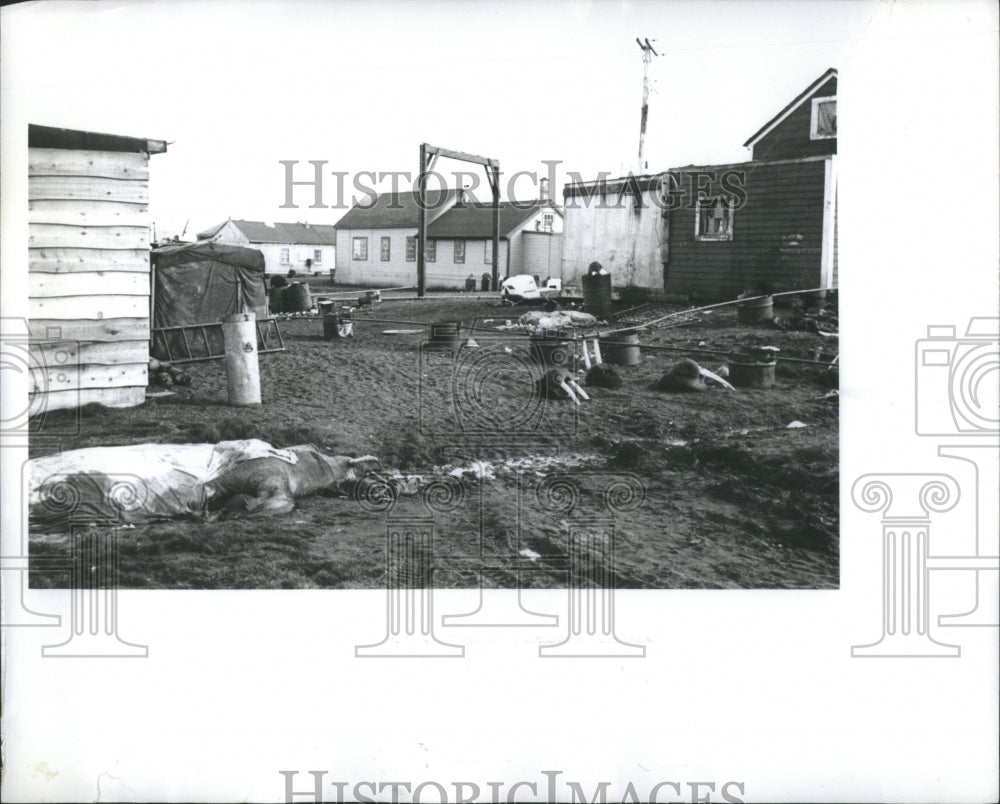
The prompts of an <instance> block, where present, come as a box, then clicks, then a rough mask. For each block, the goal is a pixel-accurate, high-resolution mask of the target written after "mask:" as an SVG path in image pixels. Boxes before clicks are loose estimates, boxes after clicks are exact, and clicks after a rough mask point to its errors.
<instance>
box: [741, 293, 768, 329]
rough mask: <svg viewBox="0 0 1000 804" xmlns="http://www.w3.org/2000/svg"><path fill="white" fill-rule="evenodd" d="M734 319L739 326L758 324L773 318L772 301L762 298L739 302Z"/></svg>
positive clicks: (766, 297)
mask: <svg viewBox="0 0 1000 804" xmlns="http://www.w3.org/2000/svg"><path fill="white" fill-rule="evenodd" d="M736 318H737V319H738V320H739V322H740V323H741V324H759V323H762V322H764V321H770V320H772V319H773V318H774V299H773V298H772V297H770V296H764V297H762V298H759V299H749V300H747V301H741V302H740V303H739V304H737V305H736Z"/></svg>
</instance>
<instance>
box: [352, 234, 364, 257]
mask: <svg viewBox="0 0 1000 804" xmlns="http://www.w3.org/2000/svg"><path fill="white" fill-rule="evenodd" d="M353 245H354V248H353V250H352V251H351V259H352V260H367V259H368V238H367V237H355V238H354V244H353Z"/></svg>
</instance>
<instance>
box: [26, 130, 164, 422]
mask: <svg viewBox="0 0 1000 804" xmlns="http://www.w3.org/2000/svg"><path fill="white" fill-rule="evenodd" d="M148 163H149V156H148V154H145V153H129V152H117V151H116V152H104V151H80V150H64V149H58V148H31V149H29V157H28V239H29V242H28V309H29V324H30V331H31V343H32V356H33V358H34V359H35V361H36V365H37V366H38V367H39V368H38V369H37V370H36V371H35V372H34V373H33V377H32V385H31V389H30V391H31V394H32V403H33V405H34V404H38V407H39V408H40V409H43V410H57V409H59V408H66V407H73V406H76V405H80V404H87V403H89V402H100V403H102V404H105V405H108V406H110V407H127V406H131V405H136V404H140V403H141V402H142V401H143V400H144V399H145V389H146V383H147V366H148V361H149V287H150V282H149V223H150V221H149V212H148V207H147V204H148V200H149V164H148ZM39 394H44V395H45V397H46V398H45V403H44V405H42V404H40V403H37V402H36V399H37V396H38V395H39Z"/></svg>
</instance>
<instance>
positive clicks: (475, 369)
mask: <svg viewBox="0 0 1000 804" xmlns="http://www.w3.org/2000/svg"><path fill="white" fill-rule="evenodd" d="M671 309H680V308H670V307H666V306H665V307H663V308H662V309H660V310H659V312H660V313H661V314H662V313H666V312H669V311H670V310H671ZM521 312H524V310H523V309H519V308H496V307H494V306H492V305H491V304H490V303H489V302H488V300H487V299H485V298H482V299H480V298H478V297H477V296H472V295H470V296H469V297H468V298H461V299H456V298H434V297H433V296H432V297H429V298H428V299H424V300H387V301H385V302H383V304H382V305H381V307H380V308H378V309H377V310H375V311H374V312H370V313H362V314H360V315H359V319H361V320H359V322H358V323H357V324H356V325H355V336H354V337H353V338H350V339H346V340H333V341H328V340H325V339H324V338H323V334H322V322H321V320H320V319H318V318H299V319H291V320H287V321H285V322H282V323H281V331H282V333H283V335H284V340H285V344H286V346H287V351H286V352H284V353H279V354H272V355H263V356H261V360H260V372H261V385H262V394H263V402H264V404H263V405H262V406H261V407H259V408H252V409H249V408H248V409H240V408H233V407H230V406H228V405H227V404H226V400H227V394H226V379H225V369H224V365H223V363H222V362H221V361H213V362H207V363H195V364H189V365H187V366H185V367H184V368H185V370H186V371H187V372H188V373H189V374H190V375H191V377H192V380H193V382H192V385H191V387H190V388H174V389H172V390H174V391H175V392H176V393H175V395H173V396H169V397H164V398H160V399H150V400H148V401H147V402H146V404H144V405H142V406H140V407H137V408H131V409H124V410H111V409H105V408H100V407H96V406H92V407H88V408H86V409H85V410H84V411H82V414H81V416H80V432H79V434H78V435H76V436H73V437H69V438H65V439H62V440H61V446H62V448H63V449H73V448H77V447H83V446H96V445H112V444H130V443H145V442H160V443H179V442H214V441H218V440H222V439H231V438H246V437H258V438H262V439H265V440H267V441H270V442H271V443H273V444H275V445H278V446H288V445H292V444H299V443H315V444H316V445H317V446H319V447H321V448H322V449H324V450H326V451H329V452H330V453H336V454H350V455H362V454H374V455H377V456H378V457H379V458H380V459H381V460H382V462H383V464H384V465H386V466H392V467H395V468H398V469H399V470H401V471H402V472H405V473H414V474H422V475H425V476H429V477H431V476H433V477H448V478H451V479H450V480H448V481H447V482H446V483H441V484H438V488H437V492H438V496H437V498H436V499H435V500H433V501H432V502H433V503H434V505H435V506H436V507H435V509H434V511H433V515H434V528H435V531H434V534H435V535H434V538H435V542H434V562H433V566H434V576H433V582H434V585H435V586H439V587H467V586H474V585H476V584H478V583H480V570H481V569H482V568H483V567H484V566H485V567H487V569H486V571H485V572H484V573H483V576H482V583H483V584H484V585H485V586H486V587H511V586H517V585H519V584H520V585H524V586H556V587H557V586H565V585H566V583H567V578H568V577H569V576H568V575H567V560H566V557H567V551H568V549H569V544H570V534H571V533H572V532H574V531H579V529H580V528H586V527H587V526H588V524H587V523H588V522H590V523H591V524H592V523H593V521H594V520H595V518H596V519H597V520H600V521H601V522H604V523H605V524H606V523H607V522H608V521H609V520H610V521H612V522H613V525H614V532H615V542H616V543H615V556H614V563H613V569H612V572H613V581H614V582H615V583H616V584H617V586H618V587H620V588H653V589H670V588H712V589H716V588H808V589H815V588H835V587H837V586H838V579H839V542H838V527H839V512H838V494H839V490H838V436H839V429H838V402H837V399H836V396H835V395H834V396H829V395H828V394H829V392H830V390H831V389H830V384H829V374H827V375H826V376H823V375H824V372H823V370H822V368H821V367H820V366H817V365H812V364H809V363H779V365H778V368H777V382H776V384H775V386H774V387H772V388H768V389H739V390H737V391H736V392H728V391H725V390H722V389H720V388H718V387H716V388H709V389H708V390H705V391H703V392H700V393H687V394H685V393H665V392H660V391H655V390H651V388H650V385H651V384H652V383H653V382H655V381H656V380H657V379H658V378H659V377H660V376H661V374H663V372H664V371H665V370H666V368H667V367H668V366H669V365H670V364H671V363H672V362H675V361H676V360H678V359H680V358H681V357H684V356H685V355H684V354H683V353H682V352H678V351H667V350H653V349H651V348H647V349H644V350H643V352H642V361H641V364H640V365H638V366H632V367H622V368H620V369H619V371H620V373H621V375H622V378H623V380H624V385H623V387H622V388H621V389H618V390H609V389H602V388H591V389H588V392H589V394H590V397H591V399H590V401H589V402H584V403H583V404H582V405H581V406H580V407H576V406H574V405H573V404H572V403H571V402H568V401H541V400H539V399H538V398H537V397H536V396H535V395H534V386H533V381H534V379H535V378H536V377H537V376H538V374H539V371H538V369H537V367H535V365H534V364H533V363H532V361H531V357H530V351H529V348H528V347H527V345H526V338H525V337H524V336H523V335H520V334H517V333H513V332H508V333H506V334H498V333H497V331H496V330H495V329H494V327H496V326H497V325H503V324H504V323H505V322H506V320H507V319H511V320H516V319H517V317H518V315H519V314H520V313H521ZM376 319H378V320H376ZM489 319H492V321H489ZM379 320H382V321H388V320H392V321H394V322H397V321H398V322H434V321H443V320H461V321H463V322H464V323H465V325H466V328H467V329H468V327H469V325H471V324H472V323H473V322H478V324H477V332H474V333H473V337H476V338H478V339H479V341H481V345H480V347H479V348H478V349H474V348H466V349H463V350H461V351H459V352H458V353H457V354H452V353H449V352H429V353H428V352H424V351H422V350H421V349H420V348H419V344H420V342H421V340H422V339H423V338H424V337H425V336H424V335H422V334H419V333H399V332H396V333H391V334H387V333H386V332H385V331H386V330H406V329H416V328H418V327H419V323H417V324H409V323H380V322H379ZM642 343H643V345H644V346H650V347H651V346H670V347H674V348H676V349H692V350H695V349H702V350H708V349H718V350H721V351H722V352H726V351H728V350H731V349H734V348H735V347H738V346H745V345H747V344H753V343H756V344H768V345H774V346H777V347H779V348H781V349H782V352H781V355H782V356H784V357H797V358H803V359H812V358H815V357H817V355H818V356H819V357H820V359H821V360H827V361H828V360H829V359H830V358H831V356H832V355H835V354H836V339H835V338H822V337H821V336H819V335H817V334H815V333H810V332H783V331H779V330H778V329H776V328H774V327H772V326H769V325H743V324H739V323H738V322H737V318H736V313H735V309H734V308H732V307H729V308H722V309H720V310H717V311H714V312H713V313H712V314H710V315H705V316H702V317H701V319H700V320H697V321H691V322H688V323H686V324H682V325H680V326H671V327H669V328H662V329H657V330H654V331H653V332H652V333H651V334H646V335H644V336H643V338H642ZM831 344H832V345H831ZM689 356H691V357H694V358H695V359H696V360H698V361H699V362H700V363H702V364H703V365H704V366H705V367H707V368H710V369H713V370H714V369H717V368H718V367H719V366H721V365H724V364H725V362H726V356H725V355H724V354H720V355H707V354H698V353H693V352H692V353H691V354H690V355H689ZM50 415H55V414H50ZM63 415H65V414H63ZM792 422H801V423H802V424H804V425H806V426H804V427H796V428H788V425H789V424H790V423H792ZM43 452H44V450H43V449H42V448H41V447H40V446H34V447H33V449H32V454H33V455H39V454H43ZM567 484H568V485H567ZM567 495H568V496H567ZM609 495H610V496H609ZM616 495H617V496H616ZM622 495H624V496H622ZM630 495H631V496H630ZM422 500H423V498H404V499H402V500H400V502H399V503H398V504H397V505H396V507H395V508H394V509H392V510H391V511H389V512H386V511H385V510H381V509H378V508H377V507H376V506H373V505H371V504H370V503H368V502H366V501H364V500H362V501H358V500H352V499H345V498H333V497H324V496H316V497H312V498H308V499H303V500H300V501H299V503H298V505H297V508H296V510H295V511H294V512H292V513H290V514H287V515H285V516H282V517H278V518H274V519H253V518H251V519H242V520H231V521H223V522H217V523H213V524H211V525H207V524H205V523H201V522H187V521H175V522H168V523H158V524H150V525H144V526H137V527H135V528H130V529H125V530H123V531H122V532H121V543H120V579H119V584H120V586H121V587H123V588H138V587H141V588H194V589H204V588H212V589H214V588H345V587H346V588H380V587H384V585H385V581H386V562H385V534H386V527H387V517H389V518H393V517H404V516H411V515H421V516H426V515H427V514H428V511H427V509H426V508H425V507H423V506H424V503H423V501H422ZM570 503H574V504H573V505H570ZM609 504H610V507H609ZM68 550H69V543H68V540H67V539H66V538H65V537H59V536H52V535H46V536H34V537H33V538H32V545H31V555H32V557H33V558H34V557H38V556H44V557H51V556H65V555H66V554H67V552H68ZM484 557H485V558H484ZM31 583H32V585H34V586H49V585H62V582H61V581H60V579H59V577H58V576H57V575H52V574H46V572H45V571H43V570H41V569H39V568H38V567H37V566H36V567H35V568H34V570H33V572H32V575H31Z"/></svg>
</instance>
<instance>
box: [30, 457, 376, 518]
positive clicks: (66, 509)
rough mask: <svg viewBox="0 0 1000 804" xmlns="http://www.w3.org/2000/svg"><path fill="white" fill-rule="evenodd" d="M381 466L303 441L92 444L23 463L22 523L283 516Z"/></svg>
mask: <svg viewBox="0 0 1000 804" xmlns="http://www.w3.org/2000/svg"><path fill="white" fill-rule="evenodd" d="M381 468H382V467H381V464H380V463H379V461H378V459H377V458H375V457H374V456H371V455H366V456H363V457H360V458H352V457H349V456H344V455H336V456H329V455H324V454H323V453H322V452H320V451H319V450H318V449H316V447H314V446H312V445H309V444H306V445H301V446H296V447H290V448H288V449H277V448H275V447H272V446H271V445H270V444H268V443H266V442H264V441H259V440H257V439H247V440H242V441H222V442H220V443H218V444H134V445H129V446H120V447H91V448H86V449H78V450H70V451H67V452H62V453H58V454H56V455H49V456H45V457H42V458H35V459H33V460H31V461H29V462H28V475H29V477H28V486H29V491H28V518H29V524H30V525H31V526H32V527H33V528H38V527H60V528H63V527H65V526H67V525H68V524H69V523H70V522H73V521H76V522H82V523H86V522H111V523H121V524H127V523H138V522H149V521H154V520H162V519H172V518H177V517H202V518H209V519H212V518H216V517H218V516H220V515H221V516H240V515H247V514H283V513H287V512H288V511H291V510H292V509H293V508H294V507H295V499H296V498H297V497H304V496H306V495H308V494H313V493H316V492H320V491H326V492H331V493H334V494H337V493H340V494H348V493H350V491H351V490H352V489H353V486H354V484H355V483H356V482H357V481H358V480H360V479H361V478H363V477H365V476H366V475H367V474H368V473H370V472H373V471H380V470H381Z"/></svg>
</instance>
